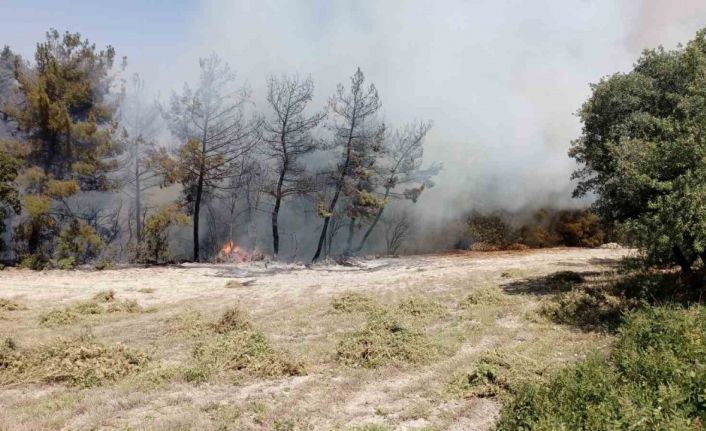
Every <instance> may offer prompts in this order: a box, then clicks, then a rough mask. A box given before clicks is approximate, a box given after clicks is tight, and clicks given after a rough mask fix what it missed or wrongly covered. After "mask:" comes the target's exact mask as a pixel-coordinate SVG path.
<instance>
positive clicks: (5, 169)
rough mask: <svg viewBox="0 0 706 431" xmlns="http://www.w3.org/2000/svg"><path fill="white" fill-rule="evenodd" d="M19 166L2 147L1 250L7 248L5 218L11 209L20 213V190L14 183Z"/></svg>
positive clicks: (0, 167) (0, 175)
mask: <svg viewBox="0 0 706 431" xmlns="http://www.w3.org/2000/svg"><path fill="white" fill-rule="evenodd" d="M19 168H20V163H19V161H18V160H17V159H16V158H14V157H12V156H11V155H10V154H8V153H6V152H5V151H2V149H0V251H2V250H3V249H4V248H5V243H4V242H3V241H2V234H3V232H5V218H6V217H7V216H8V215H9V213H10V211H14V212H15V213H16V214H19V213H20V198H19V190H18V189H17V187H16V185H15V183H14V182H15V178H17V172H18V170H19Z"/></svg>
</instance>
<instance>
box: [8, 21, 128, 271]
mask: <svg viewBox="0 0 706 431" xmlns="http://www.w3.org/2000/svg"><path fill="white" fill-rule="evenodd" d="M3 53H4V54H3V59H4V61H3V65H4V66H3V68H4V70H5V72H4V74H3V76H4V82H5V84H6V85H5V92H6V93H7V94H6V96H5V101H4V104H3V115H4V116H5V117H6V118H5V120H7V121H9V122H11V123H12V124H13V125H14V126H15V127H16V129H17V130H16V132H15V133H14V136H15V138H14V139H16V140H15V141H13V142H7V143H6V145H4V148H6V149H7V151H8V153H9V154H10V156H11V157H13V158H15V159H17V160H20V159H21V161H22V163H21V164H12V165H11V166H12V167H10V165H8V164H7V163H5V162H3V168H2V169H3V171H7V172H9V173H10V174H12V176H13V177H14V176H17V178H18V179H17V183H18V185H19V187H18V189H19V190H21V192H22V194H23V195H24V196H23V198H22V205H23V208H24V210H25V211H24V216H23V217H22V218H21V219H20V220H19V223H16V224H15V226H14V229H13V234H14V235H13V249H14V252H15V254H16V255H17V257H18V259H19V260H20V261H21V262H24V266H28V267H32V268H40V267H42V266H43V265H44V264H45V263H46V262H48V261H50V260H51V259H52V258H54V257H56V258H58V259H60V260H63V262H64V263H67V262H70V264H67V265H62V266H69V267H70V266H73V264H75V263H83V262H85V261H86V260H87V259H90V258H93V257H95V255H96V254H97V252H98V251H99V249H100V246H99V244H101V243H102V242H103V240H104V238H101V237H100V236H99V232H100V231H101V229H99V226H98V224H99V220H98V217H97V215H96V213H95V212H93V213H90V212H89V213H83V212H82V211H81V209H78V208H76V207H74V206H73V205H72V199H73V198H74V197H76V196H78V195H79V194H81V193H82V192H86V191H95V190H98V191H106V190H109V189H111V188H112V187H113V184H112V183H113V181H112V180H111V178H110V177H109V174H110V173H111V172H112V171H114V170H115V169H116V168H117V165H116V161H115V156H116V155H117V154H118V153H119V152H120V148H119V147H117V146H116V145H114V142H113V132H114V131H115V127H116V125H115V122H114V121H113V114H114V112H115V109H116V104H115V102H114V101H112V100H113V98H112V94H111V92H112V86H113V76H112V74H111V73H112V69H113V63H114V58H115V51H114V49H113V48H112V47H110V46H108V47H107V48H106V49H105V50H102V51H99V50H97V49H96V47H95V45H93V44H91V43H90V42H89V41H87V40H85V39H81V36H80V35H79V34H78V33H68V32H67V33H64V34H60V33H59V32H58V31H56V30H51V31H49V32H48V33H47V35H46V40H45V41H44V42H42V43H39V44H37V49H36V53H35V62H34V64H31V65H30V64H28V63H27V64H25V63H23V62H22V61H21V59H20V58H19V57H17V56H14V55H12V53H11V52H10V51H9V50H6V51H3ZM8 59H13V60H14V64H13V67H12V71H13V78H14V79H13V80H12V81H11V82H9V83H8V82H7V78H8V77H7V73H6V72H7V63H8ZM3 182H6V180H5V178H3ZM14 190H17V189H14ZM14 199H15V200H16V199H17V194H16V193H15V194H14ZM60 234H61V237H59V235H60ZM105 236H107V234H106V235H105ZM57 243H58V244H57Z"/></svg>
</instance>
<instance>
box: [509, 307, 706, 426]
mask: <svg viewBox="0 0 706 431" xmlns="http://www.w3.org/2000/svg"><path fill="white" fill-rule="evenodd" d="M705 333H706V309H704V308H703V307H698V308H696V307H695V308H692V309H675V308H669V307H656V308H650V309H645V310H642V311H639V312H636V313H634V314H633V315H631V316H630V317H629V318H628V319H627V320H626V322H625V323H624V325H623V326H622V327H621V328H620V330H619V334H618V339H617V341H616V343H615V346H614V351H613V352H612V354H611V355H610V356H609V357H608V358H604V357H601V356H599V355H592V356H590V357H589V358H587V359H586V360H584V361H582V362H580V363H578V364H576V365H573V366H569V367H567V368H566V369H564V370H561V371H560V372H558V373H557V374H556V375H554V376H553V377H552V378H551V379H550V381H549V382H548V384H544V385H538V384H528V385H524V386H522V387H521V388H519V389H518V391H517V393H516V394H515V397H514V399H513V400H512V401H511V402H510V403H509V404H508V405H507V406H506V407H505V408H504V409H503V412H502V414H501V417H500V421H499V423H498V426H497V429H498V430H530V429H531V430H553V429H591V430H614V429H633V427H634V425H636V424H639V429H645V430H658V429H659V430H663V429H700V428H701V426H702V425H701V424H703V423H704V421H706V403H704V400H705V399H706V391H705V390H704V388H706V363H705V362H704V361H703V358H704V357H706V337H704V334H705Z"/></svg>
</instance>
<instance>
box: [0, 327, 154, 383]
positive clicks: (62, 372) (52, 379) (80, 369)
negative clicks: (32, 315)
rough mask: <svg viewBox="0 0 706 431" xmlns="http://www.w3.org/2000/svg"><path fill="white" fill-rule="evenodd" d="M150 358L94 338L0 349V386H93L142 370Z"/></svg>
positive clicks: (61, 340) (62, 340)
mask: <svg viewBox="0 0 706 431" xmlns="http://www.w3.org/2000/svg"><path fill="white" fill-rule="evenodd" d="M148 362H149V358H148V357H147V356H146V355H145V354H143V353H142V352H139V351H137V350H133V349H130V348H127V347H125V346H123V345H120V344H118V345H113V346H106V345H104V344H101V343H98V342H96V341H95V340H94V339H93V338H91V337H87V336H82V337H79V338H76V339H59V340H57V341H55V342H53V343H51V344H49V345H45V346H41V347H38V348H35V349H28V350H19V349H17V346H15V345H14V343H13V344H8V343H4V344H3V345H1V346H0V385H7V384H13V383H37V382H42V383H66V384H69V385H71V386H79V387H92V386H100V385H103V384H106V383H113V382H116V381H118V380H120V379H121V378H124V377H126V376H128V375H131V374H134V373H137V372H139V371H141V370H142V369H143V368H144V367H145V366H146V365H147V363H148Z"/></svg>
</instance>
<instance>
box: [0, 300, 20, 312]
mask: <svg viewBox="0 0 706 431" xmlns="http://www.w3.org/2000/svg"><path fill="white" fill-rule="evenodd" d="M26 309H27V307H25V306H24V305H22V304H20V303H19V302H17V301H13V300H12V299H7V298H0V311H17V310H26Z"/></svg>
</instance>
